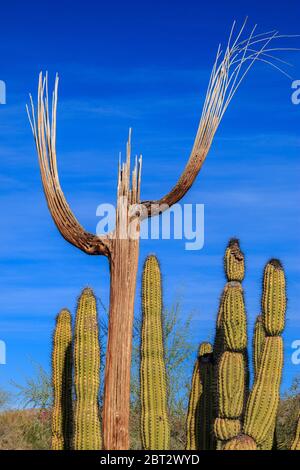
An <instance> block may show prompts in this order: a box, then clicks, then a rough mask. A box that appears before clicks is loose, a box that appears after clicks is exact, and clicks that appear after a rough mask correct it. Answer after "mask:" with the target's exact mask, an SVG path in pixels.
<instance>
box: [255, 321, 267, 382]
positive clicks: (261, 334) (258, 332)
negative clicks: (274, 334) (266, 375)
mask: <svg viewBox="0 0 300 470" xmlns="http://www.w3.org/2000/svg"><path fill="white" fill-rule="evenodd" d="M265 338H266V332H265V328H264V325H263V321H262V316H261V315H258V317H257V318H256V322H255V327H254V335H253V368H254V376H255V377H257V374H258V370H259V366H260V363H261V358H262V353H263V348H264V344H265Z"/></svg>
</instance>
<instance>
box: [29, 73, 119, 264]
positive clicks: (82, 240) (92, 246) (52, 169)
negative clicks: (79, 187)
mask: <svg viewBox="0 0 300 470" xmlns="http://www.w3.org/2000/svg"><path fill="white" fill-rule="evenodd" d="M57 92H58V76H56V80H55V87H54V92H53V97H52V113H51V117H50V113H49V100H48V77H47V74H46V76H45V77H44V78H43V75H42V73H40V76H39V85H38V104H37V113H36V114H35V109H34V104H33V100H32V97H31V96H30V102H31V112H30V110H29V108H28V106H26V109H27V113H28V118H29V122H30V125H31V129H32V132H33V136H34V140H35V144H36V148H37V154H38V159H39V165H40V170H41V177H42V183H43V187H44V192H45V196H46V200H47V204H48V207H49V210H50V213H51V215H52V217H53V220H54V222H55V224H56V226H57V228H58V230H59V231H60V233H61V234H62V236H63V237H64V238H65V239H66V240H67V241H68V242H70V243H71V244H72V245H74V246H76V247H77V248H79V249H80V250H82V251H84V252H85V253H87V254H89V255H105V256H110V240H109V238H108V237H107V238H106V237H105V236H101V237H98V236H96V235H94V234H92V233H89V232H86V231H85V230H84V228H83V227H82V226H81V225H80V223H79V222H78V220H77V219H76V217H75V216H74V214H73V213H72V211H71V209H70V207H69V205H68V203H67V201H66V199H65V196H64V194H63V191H62V189H61V186H60V182H59V177H58V171H57V162H56V111H57Z"/></svg>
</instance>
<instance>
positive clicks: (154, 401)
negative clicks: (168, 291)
mask: <svg viewBox="0 0 300 470" xmlns="http://www.w3.org/2000/svg"><path fill="white" fill-rule="evenodd" d="M142 312H143V320H142V340H141V365H140V379H141V437H142V445H143V448H144V449H146V450H168V449H169V446H170V424H169V416H168V403H167V376H166V365H165V358H164V344H163V327H162V287H161V273H160V267H159V264H158V260H157V258H156V257H155V256H149V257H148V258H147V259H146V262H145V265H144V270H143V278H142Z"/></svg>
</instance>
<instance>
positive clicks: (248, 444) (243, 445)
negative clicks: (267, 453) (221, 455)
mask: <svg viewBox="0 0 300 470" xmlns="http://www.w3.org/2000/svg"><path fill="white" fill-rule="evenodd" d="M223 450H258V449H257V445H256V443H255V441H254V440H253V439H252V437H250V436H245V435H243V434H241V435H240V436H238V437H235V438H233V439H231V440H230V441H228V442H226V444H225V445H224V447H223Z"/></svg>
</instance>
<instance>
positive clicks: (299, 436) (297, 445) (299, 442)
mask: <svg viewBox="0 0 300 470" xmlns="http://www.w3.org/2000/svg"><path fill="white" fill-rule="evenodd" d="M291 450H300V413H299V416H298V421H297V427H296V433H295V437H294V440H293V443H292V447H291Z"/></svg>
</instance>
